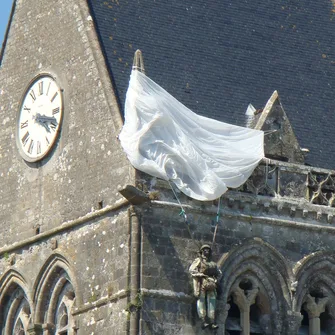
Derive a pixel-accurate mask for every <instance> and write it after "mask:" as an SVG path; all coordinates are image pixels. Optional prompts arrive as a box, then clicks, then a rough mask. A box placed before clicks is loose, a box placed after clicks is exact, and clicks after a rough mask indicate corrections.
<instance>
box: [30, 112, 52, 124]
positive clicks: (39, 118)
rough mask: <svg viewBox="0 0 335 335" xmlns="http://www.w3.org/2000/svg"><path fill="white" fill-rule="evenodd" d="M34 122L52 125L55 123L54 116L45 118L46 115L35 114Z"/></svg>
mask: <svg viewBox="0 0 335 335" xmlns="http://www.w3.org/2000/svg"><path fill="white" fill-rule="evenodd" d="M35 119H36V121H37V122H42V123H45V122H54V123H57V120H56V118H55V117H54V116H46V115H41V114H40V113H37V114H36V118H35Z"/></svg>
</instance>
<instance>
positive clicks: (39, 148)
mask: <svg viewBox="0 0 335 335" xmlns="http://www.w3.org/2000/svg"><path fill="white" fill-rule="evenodd" d="M36 153H37V154H38V155H39V154H40V153H41V142H40V141H37V144H36Z"/></svg>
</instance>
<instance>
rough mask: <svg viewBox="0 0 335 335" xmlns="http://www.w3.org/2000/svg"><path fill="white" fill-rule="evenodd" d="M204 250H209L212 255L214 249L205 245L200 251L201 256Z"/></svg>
mask: <svg viewBox="0 0 335 335" xmlns="http://www.w3.org/2000/svg"><path fill="white" fill-rule="evenodd" d="M204 249H209V253H210V254H212V247H211V246H210V245H209V244H204V245H202V246H201V248H200V249H199V254H202V252H203V250H204Z"/></svg>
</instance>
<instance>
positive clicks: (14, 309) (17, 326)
mask: <svg viewBox="0 0 335 335" xmlns="http://www.w3.org/2000/svg"><path fill="white" fill-rule="evenodd" d="M1 309H2V315H3V316H2V317H3V321H2V322H3V323H2V326H1V334H3V335H12V334H14V335H27V334H28V331H27V328H28V324H29V318H30V314H31V311H30V307H29V303H28V301H27V298H26V296H25V293H24V291H23V290H22V288H21V287H20V286H18V285H17V284H13V285H11V287H10V288H9V289H8V290H7V293H6V294H5V296H4V298H3V299H2V308H1Z"/></svg>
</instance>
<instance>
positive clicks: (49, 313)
mask: <svg viewBox="0 0 335 335" xmlns="http://www.w3.org/2000/svg"><path fill="white" fill-rule="evenodd" d="M42 278H43V280H42V281H41V283H40V284H39V287H38V290H37V291H38V294H37V296H36V299H37V307H36V309H37V320H38V323H40V324H43V325H44V326H43V327H44V333H43V334H44V335H74V334H75V333H76V331H75V327H74V326H75V323H74V319H73V316H72V308H73V305H74V302H75V294H74V289H73V286H72V284H71V280H70V278H69V276H68V274H67V272H66V271H65V270H64V269H63V268H62V267H61V266H59V265H57V262H56V264H55V265H54V266H52V265H51V266H50V267H49V270H48V271H46V273H45V274H43V277H42Z"/></svg>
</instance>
